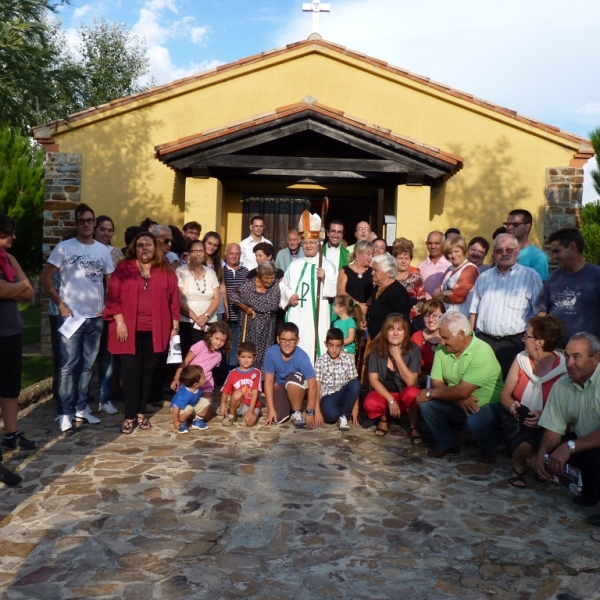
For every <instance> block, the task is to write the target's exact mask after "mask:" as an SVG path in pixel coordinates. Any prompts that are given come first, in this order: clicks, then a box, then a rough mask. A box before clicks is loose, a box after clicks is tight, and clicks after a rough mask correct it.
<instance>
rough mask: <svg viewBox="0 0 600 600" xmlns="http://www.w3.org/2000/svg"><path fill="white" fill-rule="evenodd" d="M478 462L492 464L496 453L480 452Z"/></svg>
mask: <svg viewBox="0 0 600 600" xmlns="http://www.w3.org/2000/svg"><path fill="white" fill-rule="evenodd" d="M479 462H480V463H483V464H484V465H493V464H494V463H495V462H496V454H495V453H494V454H481V455H480V456H479Z"/></svg>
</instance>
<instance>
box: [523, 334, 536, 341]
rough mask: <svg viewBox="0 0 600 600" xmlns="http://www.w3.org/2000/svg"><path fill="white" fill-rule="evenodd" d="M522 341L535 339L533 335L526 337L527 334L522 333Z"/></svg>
mask: <svg viewBox="0 0 600 600" xmlns="http://www.w3.org/2000/svg"><path fill="white" fill-rule="evenodd" d="M523 339H524V340H526V339H531V340H535V339H536V337H535V335H527V333H524V334H523Z"/></svg>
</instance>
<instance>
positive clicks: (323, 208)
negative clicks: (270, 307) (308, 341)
mask: <svg viewBox="0 0 600 600" xmlns="http://www.w3.org/2000/svg"><path fill="white" fill-rule="evenodd" d="M328 211H329V198H328V197H327V196H325V197H324V198H323V204H322V205H321V230H320V231H319V269H322V268H323V243H324V241H325V215H326V214H327V212H328ZM321 287H322V281H321V280H320V279H319V277H318V276H317V322H316V324H315V350H314V358H313V363H314V362H316V360H317V349H318V347H319V310H320V308H321Z"/></svg>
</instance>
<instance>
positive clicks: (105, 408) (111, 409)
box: [98, 400, 119, 415]
mask: <svg viewBox="0 0 600 600" xmlns="http://www.w3.org/2000/svg"><path fill="white" fill-rule="evenodd" d="M98 410H99V411H100V412H103V413H106V414H107V415H116V414H117V413H118V412H119V410H118V409H117V407H116V406H115V405H114V404H113V403H112V402H111V401H110V400H109V401H108V402H101V403H100V406H99V407H98Z"/></svg>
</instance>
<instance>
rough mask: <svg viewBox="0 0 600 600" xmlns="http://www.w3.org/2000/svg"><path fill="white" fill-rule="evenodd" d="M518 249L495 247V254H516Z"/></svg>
mask: <svg viewBox="0 0 600 600" xmlns="http://www.w3.org/2000/svg"><path fill="white" fill-rule="evenodd" d="M516 251H517V249H516V248H494V254H497V255H498V256H500V255H501V254H514V253H515V252H516Z"/></svg>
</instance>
